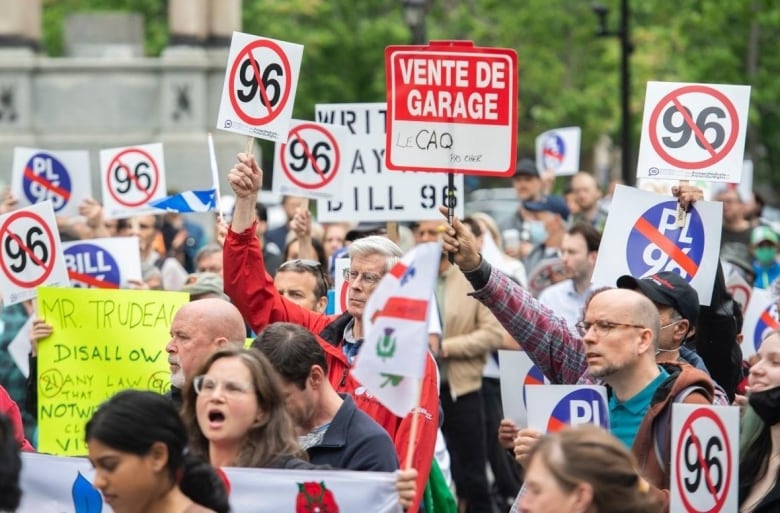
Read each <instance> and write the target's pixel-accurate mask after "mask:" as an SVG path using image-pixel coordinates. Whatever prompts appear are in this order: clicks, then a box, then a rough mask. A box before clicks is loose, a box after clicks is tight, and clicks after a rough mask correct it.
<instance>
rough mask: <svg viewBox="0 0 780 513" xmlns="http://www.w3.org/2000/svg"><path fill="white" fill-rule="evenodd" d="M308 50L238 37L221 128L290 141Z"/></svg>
mask: <svg viewBox="0 0 780 513" xmlns="http://www.w3.org/2000/svg"><path fill="white" fill-rule="evenodd" d="M302 57H303V46H302V45H299V44H294V43H288V42H286V41H277V40H275V39H268V38H265V37H259V36H255V35H252V34H245V33H243V32H233V38H232V39H231V41H230V53H229V55H228V61H227V68H226V69H225V83H224V85H223V87H222V99H221V101H220V102H219V114H218V116H217V128H218V129H220V130H226V131H228V132H235V133H238V134H243V135H248V136H250V137H259V138H260V139H267V140H269V141H274V142H284V141H287V134H288V132H289V130H290V120H291V119H292V111H293V104H294V103H295V92H296V90H297V88H298V77H299V72H300V68H301V59H302Z"/></svg>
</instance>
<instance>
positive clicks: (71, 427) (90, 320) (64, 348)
mask: <svg viewBox="0 0 780 513" xmlns="http://www.w3.org/2000/svg"><path fill="white" fill-rule="evenodd" d="M188 301H189V296H188V295H187V294H185V293H181V292H164V291H141V290H109V289H76V288H50V287H41V288H39V289H38V315H39V316H40V317H41V318H42V319H44V320H45V321H46V322H47V323H48V324H50V325H51V326H52V328H53V333H52V335H51V336H50V337H49V338H47V339H45V340H44V341H42V342H41V343H40V344H39V345H38V428H39V445H38V450H39V451H41V452H46V453H52V454H60V455H64V456H82V455H85V454H86V453H87V450H86V447H85V445H84V425H85V424H86V422H87V421H88V420H89V419H90V417H91V416H92V414H93V413H94V411H95V409H96V408H97V407H98V406H99V405H100V403H101V402H103V401H104V400H105V399H106V398H108V397H111V396H112V395H114V394H115V393H116V392H118V391H120V390H124V389H127V388H137V389H143V390H153V391H155V392H160V393H164V392H165V391H167V390H168V388H169V386H170V370H169V368H168V359H167V356H166V354H165V343H166V341H167V340H168V330H169V328H170V326H171V321H172V319H173V315H174V314H175V313H176V311H177V310H178V309H179V307H180V306H181V305H183V304H185V303H187V302H188Z"/></svg>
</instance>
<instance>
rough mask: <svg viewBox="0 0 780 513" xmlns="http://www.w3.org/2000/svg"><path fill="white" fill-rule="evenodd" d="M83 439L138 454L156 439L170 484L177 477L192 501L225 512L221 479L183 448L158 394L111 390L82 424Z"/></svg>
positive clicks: (177, 426)
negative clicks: (163, 453)
mask: <svg viewBox="0 0 780 513" xmlns="http://www.w3.org/2000/svg"><path fill="white" fill-rule="evenodd" d="M84 439H85V441H86V442H87V443H89V441H90V440H97V441H99V442H100V443H102V444H104V445H107V446H108V447H111V448H113V449H116V450H118V451H122V452H127V453H130V454H136V455H139V456H144V455H146V454H148V453H149V451H150V450H151V448H152V445H154V444H155V443H156V442H162V443H164V444H165V445H166V447H167V448H168V464H167V469H168V477H169V478H170V480H171V484H172V486H173V485H174V484H175V483H177V481H178V484H179V488H180V489H181V491H182V492H183V493H184V494H185V495H186V496H187V497H189V498H190V499H192V501H193V502H196V503H198V504H200V505H201V506H205V507H207V508H210V509H213V510H214V511H216V512H218V513H227V512H228V511H230V505H229V504H228V498H227V490H226V489H225V485H224V483H223V482H222V480H221V479H220V477H219V476H218V475H217V473H216V471H215V470H214V468H213V467H211V465H209V464H208V463H206V462H205V461H203V459H201V458H199V457H197V456H195V455H193V454H190V453H189V451H188V450H186V447H187V434H186V431H185V429H184V423H183V422H182V419H181V417H180V416H179V413H178V412H177V411H176V408H175V407H174V405H173V403H172V402H171V401H170V400H169V399H167V398H165V397H163V396H161V395H159V394H156V393H154V392H146V391H141V390H124V391H122V392H119V393H117V394H116V395H114V396H113V397H111V398H110V399H108V400H107V401H106V402H104V403H103V404H102V405H100V407H99V408H98V409H97V411H96V412H95V414H94V415H93V416H92V418H91V419H90V420H89V422H87V426H86V434H85V436H84ZM179 477H180V478H181V479H178V478H179Z"/></svg>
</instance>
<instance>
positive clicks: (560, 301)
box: [539, 279, 595, 330]
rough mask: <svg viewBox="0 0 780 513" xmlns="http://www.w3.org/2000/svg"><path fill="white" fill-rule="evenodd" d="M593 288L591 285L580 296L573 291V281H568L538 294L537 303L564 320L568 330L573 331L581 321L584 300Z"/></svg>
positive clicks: (551, 286)
mask: <svg viewBox="0 0 780 513" xmlns="http://www.w3.org/2000/svg"><path fill="white" fill-rule="evenodd" d="M594 289H595V287H594V286H593V284H592V283H591V284H590V285H588V288H587V289H585V291H584V292H583V293H582V294H578V293H577V291H576V290H575V289H574V280H571V279H568V280H563V281H559V282H558V283H555V284H553V285H550V286H549V287H547V288H546V289H544V290H543V291H542V292H541V294H539V302H540V303H541V304H543V305H544V306H546V307H547V308H549V309H551V310H552V311H553V312H555V313H556V314H558V315H559V316H560V317H563V318H564V319H566V324H568V325H569V328H571V329H572V330H575V329H576V328H575V327H574V325H575V324H577V323H578V322H579V321H581V320H582V309H583V307H584V306H585V300H586V299H588V297H589V296H590V295H591V293H592V292H593V290H594Z"/></svg>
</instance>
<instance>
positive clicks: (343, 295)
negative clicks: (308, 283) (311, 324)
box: [333, 257, 349, 315]
mask: <svg viewBox="0 0 780 513" xmlns="http://www.w3.org/2000/svg"><path fill="white" fill-rule="evenodd" d="M334 268H335V273H336V276H335V278H336V279H335V280H333V290H334V291H335V294H333V295H334V298H333V299H334V300H335V302H336V304H335V305H333V313H334V314H336V315H341V314H343V313H344V312H346V311H347V296H348V294H349V282H348V281H347V280H346V278H345V277H344V273H345V272H347V270H348V269H349V258H347V257H345V258H337V259H336V261H335V265H334Z"/></svg>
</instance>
